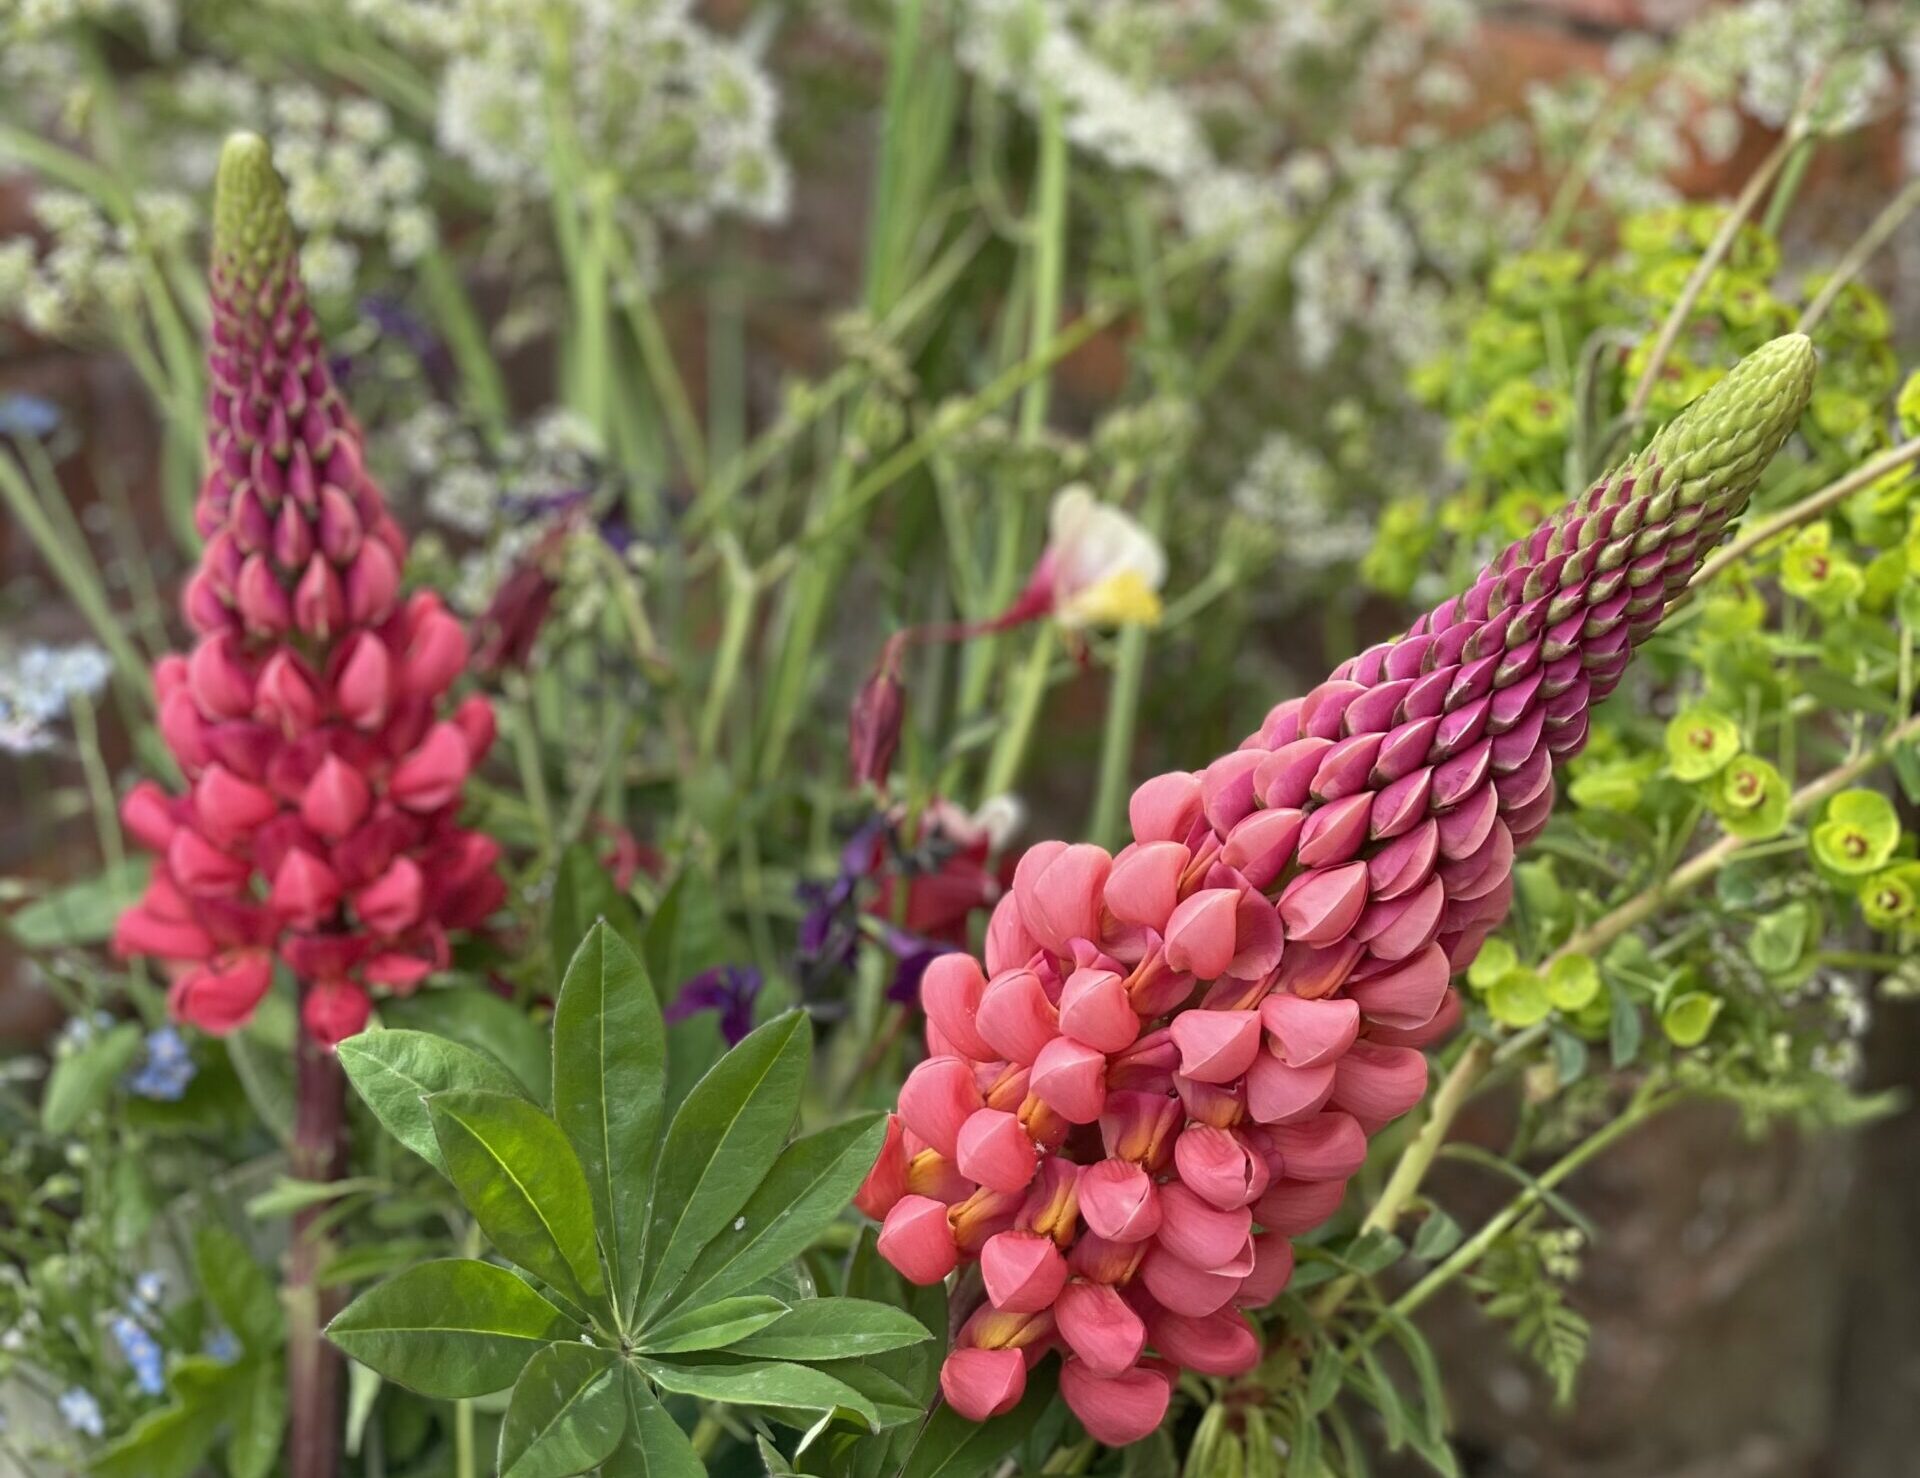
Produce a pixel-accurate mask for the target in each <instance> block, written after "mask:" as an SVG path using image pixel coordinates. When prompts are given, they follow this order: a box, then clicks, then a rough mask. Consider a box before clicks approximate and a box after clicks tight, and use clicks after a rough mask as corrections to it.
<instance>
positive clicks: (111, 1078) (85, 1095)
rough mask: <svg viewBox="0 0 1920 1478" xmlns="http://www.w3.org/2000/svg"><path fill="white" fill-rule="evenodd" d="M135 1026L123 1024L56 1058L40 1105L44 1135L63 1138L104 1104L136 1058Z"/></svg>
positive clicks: (128, 1022)
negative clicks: (62, 1136) (61, 1136)
mask: <svg viewBox="0 0 1920 1478" xmlns="http://www.w3.org/2000/svg"><path fill="white" fill-rule="evenodd" d="M141 1040H142V1038H141V1034H140V1028H139V1026H138V1024H136V1023H135V1022H131V1021H123V1022H121V1023H120V1024H119V1025H118V1026H114V1027H109V1028H108V1029H107V1030H106V1031H104V1032H102V1033H100V1034H99V1035H98V1036H96V1037H95V1038H94V1039H93V1040H92V1041H90V1042H88V1043H87V1044H86V1045H85V1046H84V1047H81V1048H79V1049H78V1050H76V1051H73V1052H69V1053H68V1054H67V1055H66V1056H64V1057H60V1058H56V1059H55V1060H54V1064H53V1072H52V1073H51V1074H50V1075H49V1076H48V1078H47V1092H46V1096H45V1097H44V1098H43V1099H41V1101H40V1124H41V1127H42V1128H44V1129H45V1130H46V1131H47V1133H49V1134H52V1135H65V1134H70V1133H71V1132H72V1131H73V1127H74V1126H75V1125H76V1124H78V1123H79V1122H80V1121H81V1120H82V1119H84V1118H85V1117H86V1116H87V1115H88V1114H90V1113H92V1112H93V1111H94V1110H95V1109H97V1108H99V1107H100V1106H101V1105H102V1104H104V1103H105V1102H106V1101H107V1098H108V1096H109V1095H110V1094H111V1093H112V1092H113V1087H114V1084H116V1083H118V1082H119V1081H120V1078H121V1076H122V1075H123V1074H124V1073H125V1072H126V1070H127V1069H128V1068H130V1067H132V1066H133V1060H134V1058H136V1057H138V1056H139V1055H140V1043H141Z"/></svg>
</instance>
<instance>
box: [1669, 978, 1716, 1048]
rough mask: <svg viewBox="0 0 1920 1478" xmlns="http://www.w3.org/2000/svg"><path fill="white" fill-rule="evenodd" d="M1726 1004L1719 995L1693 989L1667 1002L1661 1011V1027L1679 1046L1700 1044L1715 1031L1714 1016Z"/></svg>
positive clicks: (1675, 1044)
mask: <svg viewBox="0 0 1920 1478" xmlns="http://www.w3.org/2000/svg"><path fill="white" fill-rule="evenodd" d="M1722 1004H1724V1003H1723V1002H1722V1001H1721V1000H1720V998H1719V997H1718V996H1714V995H1709V994H1707V992H1705V991H1699V990H1690V991H1687V992H1686V993H1685V994H1684V995H1678V996H1675V997H1674V998H1673V999H1672V1000H1671V1001H1669V1002H1667V1008H1666V1010H1664V1011H1662V1012H1661V1013H1660V1029H1661V1030H1662V1031H1664V1032H1665V1033H1666V1034H1667V1039H1668V1040H1669V1041H1671V1042H1672V1043H1673V1044H1674V1046H1676V1047H1698V1046H1699V1045H1700V1044H1701V1043H1702V1042H1704V1041H1706V1039H1707V1033H1708V1032H1710V1031H1712V1030H1713V1023H1714V1018H1716V1017H1717V1016H1719V1014H1720V1007H1721V1006H1722Z"/></svg>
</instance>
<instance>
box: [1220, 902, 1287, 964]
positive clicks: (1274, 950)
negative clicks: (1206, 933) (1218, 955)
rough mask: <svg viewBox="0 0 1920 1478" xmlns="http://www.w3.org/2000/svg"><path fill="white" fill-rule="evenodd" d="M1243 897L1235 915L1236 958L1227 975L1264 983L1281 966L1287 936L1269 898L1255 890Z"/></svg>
mask: <svg viewBox="0 0 1920 1478" xmlns="http://www.w3.org/2000/svg"><path fill="white" fill-rule="evenodd" d="M1239 893H1240V901H1239V903H1238V904H1237V905H1236V906H1235V908H1234V911H1233V958H1232V959H1230V960H1228V961H1227V969H1226V973H1227V974H1228V975H1230V976H1234V977H1237V978H1238V979H1241V980H1249V981H1255V980H1260V979H1262V978H1264V977H1265V976H1266V975H1267V974H1268V973H1270V972H1271V971H1272V969H1273V967H1274V966H1275V965H1278V964H1279V963H1280V955H1281V951H1282V950H1283V948H1284V947H1285V945H1286V941H1287V936H1286V932H1285V930H1283V929H1282V928H1281V927H1280V915H1279V914H1278V913H1277V912H1276V911H1275V909H1274V906H1273V904H1272V903H1271V902H1270V901H1268V899H1267V897H1266V895H1265V894H1263V893H1256V892H1255V891H1254V890H1253V889H1252V888H1242V889H1240V890H1239Z"/></svg>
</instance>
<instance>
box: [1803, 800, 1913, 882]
mask: <svg viewBox="0 0 1920 1478" xmlns="http://www.w3.org/2000/svg"><path fill="white" fill-rule="evenodd" d="M1899 845H1900V816H1899V813H1897V812H1896V811H1895V810H1894V809H1893V802H1892V801H1890V800H1888V799H1887V798H1886V797H1885V796H1884V795H1882V794H1880V792H1879V791H1877V790H1843V791H1841V792H1840V794H1838V795H1836V796H1835V797H1834V798H1833V799H1832V800H1830V801H1829V802H1827V810H1826V815H1825V816H1824V817H1823V818H1822V819H1821V822H1820V824H1819V825H1818V826H1816V827H1814V829H1813V855H1814V857H1815V858H1817V859H1818V860H1819V861H1820V863H1821V864H1822V865H1823V866H1825V867H1827V868H1829V869H1830V870H1832V871H1833V872H1836V873H1838V874H1840V876H1842V877H1849V878H1856V877H1865V876H1866V875H1867V874H1868V873H1871V872H1875V871H1877V870H1878V869H1880V868H1881V867H1883V866H1884V865H1885V864H1886V862H1887V860H1888V859H1889V858H1891V857H1892V856H1893V850H1894V848H1895V847H1897V846H1899Z"/></svg>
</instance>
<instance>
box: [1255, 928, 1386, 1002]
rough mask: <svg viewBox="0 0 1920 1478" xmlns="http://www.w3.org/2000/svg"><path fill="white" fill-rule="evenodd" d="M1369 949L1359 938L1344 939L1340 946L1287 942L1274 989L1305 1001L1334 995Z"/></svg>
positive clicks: (1339, 943) (1296, 941) (1338, 944)
mask: <svg viewBox="0 0 1920 1478" xmlns="http://www.w3.org/2000/svg"><path fill="white" fill-rule="evenodd" d="M1365 952H1366V946H1365V945H1364V944H1362V943H1360V941H1359V940H1357V939H1350V938H1349V939H1342V940H1340V941H1339V942H1338V943H1337V944H1329V945H1327V946H1325V947H1324V948H1316V947H1314V946H1311V945H1307V944H1304V943H1302V942H1300V941H1299V940H1292V941H1289V942H1288V945H1287V951H1286V953H1285V954H1284V955H1283V956H1281V959H1280V973H1279V975H1278V976H1277V977H1275V980H1274V989H1275V990H1280V991H1285V992H1287V993H1288V994H1289V995H1295V996H1300V997H1303V998H1304V999H1306V1000H1309V1001H1314V1000H1319V999H1320V998H1321V997H1322V996H1329V995H1332V994H1333V992H1335V991H1336V990H1338V989H1339V988H1340V987H1341V985H1342V984H1344V983H1345V981H1346V979H1347V976H1348V975H1349V974H1350V973H1351V972H1352V970H1353V967H1354V965H1355V963H1356V962H1358V960H1359V959H1360V956H1361V955H1362V954H1364V953H1365Z"/></svg>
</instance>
